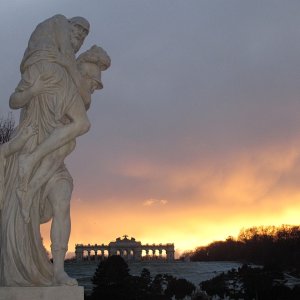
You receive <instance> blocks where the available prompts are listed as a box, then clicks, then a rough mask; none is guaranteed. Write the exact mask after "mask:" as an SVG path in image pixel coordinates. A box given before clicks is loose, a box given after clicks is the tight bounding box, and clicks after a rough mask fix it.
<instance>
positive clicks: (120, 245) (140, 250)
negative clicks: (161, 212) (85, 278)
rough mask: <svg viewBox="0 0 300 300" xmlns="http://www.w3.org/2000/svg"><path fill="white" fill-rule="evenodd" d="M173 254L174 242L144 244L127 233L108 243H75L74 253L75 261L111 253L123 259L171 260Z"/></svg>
mask: <svg viewBox="0 0 300 300" xmlns="http://www.w3.org/2000/svg"><path fill="white" fill-rule="evenodd" d="M174 254H175V248H174V244H171V243H167V244H151V245H150V244H145V245H142V243H141V242H138V241H136V240H135V239H134V238H131V239H128V236H127V235H124V236H123V239H122V238H121V237H118V238H117V239H116V240H115V241H114V242H110V243H109V244H108V245H104V244H102V245H98V244H95V245H90V244H87V245H83V244H76V246H75V255H76V260H77V261H82V260H101V259H103V258H104V257H107V256H111V255H120V256H122V257H123V258H124V259H125V260H128V261H129V260H130V261H141V260H162V261H163V260H164V261H173V260H174Z"/></svg>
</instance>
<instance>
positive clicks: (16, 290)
mask: <svg viewBox="0 0 300 300" xmlns="http://www.w3.org/2000/svg"><path fill="white" fill-rule="evenodd" d="M83 299H84V293H83V287H82V286H52V287H0V300H83Z"/></svg>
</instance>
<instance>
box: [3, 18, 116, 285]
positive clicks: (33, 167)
mask: <svg viewBox="0 0 300 300" xmlns="http://www.w3.org/2000/svg"><path fill="white" fill-rule="evenodd" d="M88 32H89V23H88V21H87V20H85V19H84V18H82V17H75V18H71V19H67V18H66V17H64V16H62V15H56V16H53V17H52V18H49V19H47V20H45V21H44V22H42V23H41V24H39V25H38V26H37V27H36V29H35V30H34V32H33V33H32V35H31V37H30V39H29V43H28V47H27V49H26V51H25V54H24V57H23V60H22V62H21V68H20V69H21V76H22V77H21V81H20V83H19V84H18V86H17V88H16V90H15V92H14V93H13V94H12V95H11V97H10V106H11V108H13V109H19V108H20V109H21V116H20V122H19V125H18V127H17V128H16V130H15V132H14V134H13V138H12V139H11V141H10V142H9V143H8V144H4V145H2V147H1V148H0V222H1V223H0V245H1V247H0V286H8V287H9V286H14V287H15V286H53V285H69V286H73V285H77V281H76V280H75V279H73V278H70V277H69V276H68V275H67V274H66V273H65V271H64V257H65V254H66V251H67V248H68V240H69V236H70V228H71V227H70V224H71V221H70V199H71V193H72V189H73V184H72V178H71V176H70V174H69V172H68V170H67V169H66V167H65V165H64V158H65V157H66V156H67V155H68V154H70V153H71V152H72V151H73V149H74V147H75V139H76V138H77V137H78V136H80V135H82V134H84V133H86V132H87V131H88V130H89V127H90V123H89V120H88V117H87V114H86V110H87V109H88V108H89V106H90V101H91V94H92V93H93V92H94V91H95V90H96V89H101V88H102V87H103V86H102V82H101V72H102V71H104V70H106V69H107V68H108V67H109V66H110V58H109V56H108V55H107V53H106V52H105V51H104V50H103V49H102V48H100V47H98V46H93V47H91V49H90V50H88V51H86V52H84V53H82V54H81V55H79V57H78V58H77V59H76V57H75V54H76V53H77V52H78V50H79V49H80V47H81V45H82V44H83V42H84V39H85V37H86V36H87V34H88ZM50 220H52V223H51V233H50V238H51V253H52V257H53V263H51V262H50V260H49V258H48V256H47V253H46V251H45V249H44V247H43V243H42V239H41V235H40V224H41V223H45V222H48V221H50Z"/></svg>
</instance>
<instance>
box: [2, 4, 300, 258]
mask: <svg viewBox="0 0 300 300" xmlns="http://www.w3.org/2000/svg"><path fill="white" fill-rule="evenodd" d="M299 11H300V2H299V1H297V0H294V1H293V0H285V1H277V0H251V1H239V0H226V1H224V0H201V1H200V0H188V1H182V0H172V1H171V0H152V1H146V0H119V1H117V0H103V1H102V0H101V1H99V0H89V1H80V0H72V1H71V0H52V1H40V0H26V1H24V0H23V1H21V0H11V1H9V2H8V1H3V0H0V38H1V48H0V70H1V71H0V95H1V97H0V116H4V117H5V116H7V114H8V112H9V111H10V108H9V106H8V99H9V96H10V94H11V93H12V92H13V91H14V89H15V87H16V85H17V83H18V81H19V80H20V71H19V64H20V62H21V59H22V56H23V53H24V50H25V48H26V46H27V42H28V39H29V36H30V34H31V33H32V31H33V30H34V28H35V26H36V25H37V24H38V23H40V22H42V21H43V20H45V19H46V18H48V17H51V16H53V15H55V14H57V13H60V14H63V15H65V16H66V17H68V18H69V17H73V16H77V15H80V16H83V17H85V18H87V19H88V20H89V21H90V24H91V31H90V34H89V35H88V37H87V39H86V41H85V43H84V46H83V47H82V49H81V50H80V52H82V51H84V50H87V49H88V48H89V47H91V46H92V45H93V44H97V45H99V46H101V47H103V48H104V49H105V50H106V51H107V53H108V54H109V55H110V57H111V60H112V65H111V67H110V69H108V70H107V71H105V72H104V73H103V76H102V80H103V83H104V89H103V90H101V91H96V92H95V93H94V95H93V97H92V106H91V108H90V110H89V112H88V115H89V118H90V121H91V124H92V127H91V129H90V131H89V132H88V133H87V134H86V135H84V136H82V137H79V138H78V139H77V146H76V149H75V151H74V152H73V153H72V154H70V156H69V157H68V158H67V159H66V164H67V167H68V169H69V171H70V172H71V174H72V176H73V179H74V183H75V186H74V190H73V195H72V200H71V205H72V208H71V215H72V233H71V237H70V243H69V250H70V251H71V252H72V251H74V246H75V244H76V243H84V244H87V243H90V244H93V243H98V244H100V243H109V242H110V241H112V240H115V239H116V238H117V237H119V236H122V235H124V234H127V235H129V236H130V237H135V238H136V239H137V240H139V241H141V242H142V243H168V242H174V243H175V248H176V250H177V253H180V252H182V251H184V250H190V249H194V248H195V247H197V246H200V245H205V244H207V243H209V242H212V241H215V240H220V239H225V238H226V237H227V236H229V235H232V236H237V235H238V233H239V231H240V230H241V229H242V228H248V227H251V226H259V225H281V224H291V225H293V224H299V215H300V155H299V154H300V152H299V149H300V118H299V112H300V84H299V83H300V18H299ZM18 114H19V111H17V110H16V111H14V112H13V115H14V116H15V119H16V120H17V119H18ZM49 226H50V225H49V224H48V225H43V226H42V234H43V237H44V241H45V245H46V247H47V248H49V244H50V241H49V234H48V231H49Z"/></svg>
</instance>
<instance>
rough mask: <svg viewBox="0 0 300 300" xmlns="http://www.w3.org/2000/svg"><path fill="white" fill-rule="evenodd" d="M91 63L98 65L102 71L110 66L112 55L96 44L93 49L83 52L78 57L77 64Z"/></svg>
mask: <svg viewBox="0 0 300 300" xmlns="http://www.w3.org/2000/svg"><path fill="white" fill-rule="evenodd" d="M82 63H91V64H95V65H97V66H98V67H99V68H100V70H101V71H105V70H106V69H108V68H109V67H110V63H111V60H110V57H109V56H108V54H107V53H106V52H105V50H103V49H102V48H101V47H99V46H97V45H94V46H92V47H91V49H89V50H87V51H85V52H83V53H82V54H80V55H79V56H78V58H77V64H79V65H80V64H82Z"/></svg>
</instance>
